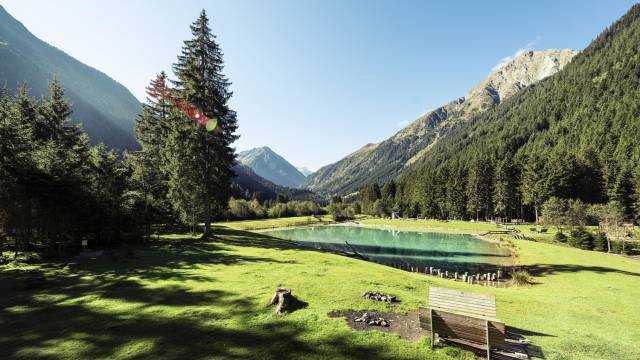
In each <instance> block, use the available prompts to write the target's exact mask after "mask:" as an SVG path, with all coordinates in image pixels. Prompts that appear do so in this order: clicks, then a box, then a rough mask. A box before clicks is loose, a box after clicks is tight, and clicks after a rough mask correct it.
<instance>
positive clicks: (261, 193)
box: [232, 164, 322, 202]
mask: <svg viewBox="0 0 640 360" xmlns="http://www.w3.org/2000/svg"><path fill="white" fill-rule="evenodd" d="M233 171H234V172H235V174H236V177H235V178H234V179H233V184H232V193H233V196H234V197H235V198H247V199H251V198H253V197H255V198H257V199H258V200H259V201H265V200H269V199H271V200H275V199H276V198H277V197H278V195H280V196H285V197H287V198H288V199H289V200H315V201H318V202H322V198H321V197H319V196H318V195H316V194H314V193H313V192H311V191H309V190H305V189H292V188H288V187H285V186H280V185H277V184H274V183H272V182H271V181H269V180H267V179H265V178H263V177H261V176H260V175H258V174H256V173H255V172H254V171H253V169H251V168H250V167H248V166H247V165H244V164H237V165H236V166H234V168H233Z"/></svg>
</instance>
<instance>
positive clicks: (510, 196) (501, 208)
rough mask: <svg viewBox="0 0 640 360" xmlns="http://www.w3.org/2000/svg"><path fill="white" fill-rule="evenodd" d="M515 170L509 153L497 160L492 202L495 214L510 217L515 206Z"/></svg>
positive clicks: (516, 193)
mask: <svg viewBox="0 0 640 360" xmlns="http://www.w3.org/2000/svg"><path fill="white" fill-rule="evenodd" d="M517 196H518V180H517V170H516V169H515V166H514V164H513V159H512V158H511V156H510V155H508V156H506V157H505V158H504V159H502V160H500V161H498V164H497V166H496V169H495V176H494V189H493V203H494V210H495V213H496V214H497V215H500V216H503V217H512V216H513V214H514V212H515V210H516V207H517Z"/></svg>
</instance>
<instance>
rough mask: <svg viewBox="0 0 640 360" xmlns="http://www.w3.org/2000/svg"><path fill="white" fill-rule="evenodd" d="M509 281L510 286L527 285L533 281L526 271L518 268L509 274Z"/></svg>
mask: <svg viewBox="0 0 640 360" xmlns="http://www.w3.org/2000/svg"><path fill="white" fill-rule="evenodd" d="M509 283H510V285H511V286H527V285H530V284H532V283H533V279H532V278H531V275H530V274H529V273H528V272H527V271H524V270H518V271H514V272H513V273H512V274H511V281H510V282H509Z"/></svg>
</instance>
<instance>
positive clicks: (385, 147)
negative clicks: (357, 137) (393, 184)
mask: <svg viewBox="0 0 640 360" xmlns="http://www.w3.org/2000/svg"><path fill="white" fill-rule="evenodd" d="M576 54H577V52H576V51H573V50H557V49H549V50H544V51H527V52H524V53H522V54H521V55H520V56H518V57H517V58H516V59H514V60H513V61H511V62H510V63H508V64H506V65H505V66H503V67H501V68H500V69H497V70H496V71H494V72H492V73H491V74H490V75H489V76H488V77H487V78H486V79H485V80H484V81H482V82H481V83H480V84H478V85H477V86H476V87H475V88H473V89H472V90H471V91H470V92H469V93H468V94H467V95H466V96H464V97H461V98H459V99H456V100H453V101H452V102H450V103H448V104H446V105H444V106H442V107H440V108H437V109H435V110H433V111H430V112H428V113H426V114H424V115H422V116H420V117H419V118H418V119H417V120H415V121H414V122H413V123H411V124H410V125H409V126H407V127H405V128H404V129H402V130H400V131H399V132H398V133H396V134H395V135H394V136H392V137H391V138H389V139H387V140H385V141H383V142H381V143H378V144H367V145H365V146H364V147H362V148H361V149H360V150H358V151H356V152H354V153H352V154H350V155H348V156H346V157H345V158H343V159H342V160H340V161H338V162H336V163H333V164H330V165H327V166H324V167H322V168H320V169H319V170H318V171H316V172H314V173H313V174H311V175H310V176H308V177H307V179H306V181H305V183H304V185H303V186H304V187H307V188H309V189H310V190H313V191H315V192H318V193H320V194H324V195H329V194H340V195H344V194H348V193H351V192H355V191H357V190H358V189H360V188H361V187H362V186H363V185H364V184H366V183H370V182H376V181H377V182H384V181H387V180H389V179H391V178H394V177H396V176H398V174H399V173H401V172H402V171H403V170H404V169H405V167H407V166H408V165H410V164H412V163H413V162H415V161H416V160H418V159H419V158H420V157H421V156H422V155H423V154H424V153H425V151H427V150H428V149H429V148H430V147H431V146H433V144H434V143H436V142H437V141H438V140H439V139H440V138H442V137H443V136H445V135H446V134H447V132H448V131H449V130H450V129H451V128H453V127H454V126H456V125H457V124H459V123H461V122H465V121H467V120H468V119H470V118H471V117H472V116H475V115H477V114H479V113H482V112H484V111H486V110H487V109H491V108H494V107H496V106H497V105H498V104H500V103H501V102H502V101H504V100H505V99H507V98H509V97H511V96H512V95H514V94H516V93H518V92H520V91H521V90H522V89H524V88H526V87H527V86H529V85H531V84H533V83H535V82H537V81H540V80H542V79H544V78H546V77H548V76H550V75H552V74H555V73H556V72H558V71H559V70H560V69H562V68H563V67H564V66H565V65H566V64H567V63H569V62H570V61H571V59H572V58H573V57H574V56H575V55H576Z"/></svg>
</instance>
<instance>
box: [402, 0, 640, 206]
mask: <svg viewBox="0 0 640 360" xmlns="http://www.w3.org/2000/svg"><path fill="white" fill-rule="evenodd" d="M638 44H640V5H635V6H633V7H632V8H631V10H629V12H627V14H625V15H624V16H623V17H622V18H621V19H620V20H618V21H617V22H615V23H614V24H613V25H611V26H610V27H608V28H607V29H606V30H605V31H604V32H603V33H602V34H600V35H599V36H598V37H597V38H596V39H595V40H594V41H593V42H592V43H591V44H590V45H589V46H588V47H587V48H586V49H584V50H583V51H582V52H580V53H579V54H578V55H576V56H575V57H574V59H573V60H572V61H571V62H570V63H569V64H568V65H567V66H565V67H564V68H563V69H562V70H561V71H559V72H557V73H556V74H555V75H552V76H549V77H548V78H546V79H544V80H542V81H540V82H538V83H536V84H535V85H533V86H530V87H528V88H526V89H525V90H523V91H520V92H519V93H518V94H516V95H514V96H512V97H511V98H509V99H508V100H506V101H504V102H503V103H502V104H501V105H500V106H498V107H495V108H494V109H491V110H489V111H485V112H483V113H481V114H479V115H477V116H474V117H473V118H471V119H470V120H469V121H467V122H465V123H463V124H461V125H460V126H458V127H456V128H455V129H453V130H452V131H450V132H449V133H448V134H447V136H446V137H444V138H442V139H441V140H440V141H438V142H437V143H436V144H435V145H434V146H433V147H432V148H431V149H430V151H429V152H428V155H427V156H423V157H422V158H421V159H419V160H418V161H417V162H416V163H415V164H414V165H412V166H411V167H410V169H409V170H408V171H406V172H405V173H404V174H403V175H402V176H401V178H400V179H399V180H400V182H399V183H398V186H397V188H398V189H401V192H402V194H401V195H400V196H399V198H401V199H402V200H401V201H400V202H401V203H402V204H404V205H405V208H409V209H413V210H412V211H413V212H418V211H419V212H421V213H422V214H423V215H427V216H438V217H448V216H453V217H468V216H469V214H468V212H472V213H473V217H477V216H478V214H479V215H480V216H482V217H484V216H492V215H494V214H496V212H497V213H498V216H504V215H507V216H518V217H519V218H522V216H524V217H528V218H529V219H533V218H538V211H539V210H540V209H542V204H544V203H545V202H546V201H547V200H548V199H550V198H551V197H556V198H559V199H579V200H582V201H583V202H587V203H604V202H610V201H616V202H617V203H618V204H620V205H621V212H622V213H624V214H627V216H629V217H631V216H633V215H632V214H633V213H635V216H637V217H640V165H639V164H640V143H639V142H638V138H639V134H640V101H638V99H640V47H639V46H638ZM494 204H495V205H494ZM521 204H524V205H525V209H524V210H525V211H524V215H523V214H522V213H520V212H521V211H522V206H521ZM498 205H499V206H498ZM572 206H573V205H572ZM509 209H511V211H509ZM465 212H467V214H465ZM503 214H504V215H503ZM527 214H528V216H527ZM533 215H535V217H534V216H533Z"/></svg>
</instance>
